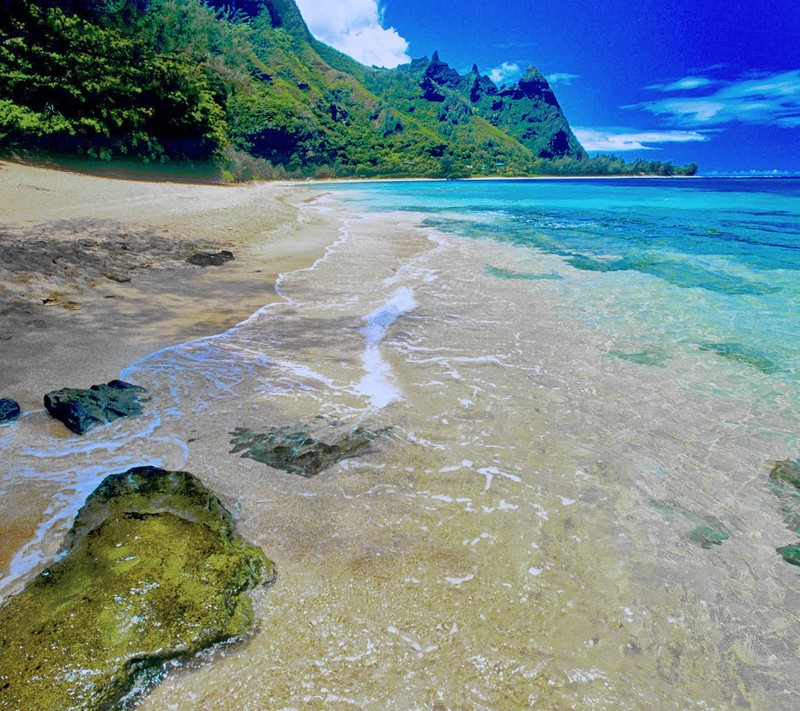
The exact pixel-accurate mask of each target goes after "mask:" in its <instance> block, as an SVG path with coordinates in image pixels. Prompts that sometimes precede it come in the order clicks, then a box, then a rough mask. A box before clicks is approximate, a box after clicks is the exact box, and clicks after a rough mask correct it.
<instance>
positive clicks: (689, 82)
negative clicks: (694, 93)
mask: <svg viewBox="0 0 800 711" xmlns="http://www.w3.org/2000/svg"><path fill="white" fill-rule="evenodd" d="M714 83H715V82H714V80H713V79H709V78H708V77H694V76H692V77H684V78H683V79H678V80H677V81H674V82H672V83H670V84H651V85H650V86H648V87H645V88H646V89H655V90H657V91H666V92H670V91H691V90H692V89H701V88H703V87H706V86H711V85H712V84H714Z"/></svg>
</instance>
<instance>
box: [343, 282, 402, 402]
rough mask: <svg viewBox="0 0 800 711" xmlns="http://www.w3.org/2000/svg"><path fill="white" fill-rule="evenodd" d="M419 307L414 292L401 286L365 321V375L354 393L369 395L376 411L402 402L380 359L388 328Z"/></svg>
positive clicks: (363, 359) (384, 364)
mask: <svg viewBox="0 0 800 711" xmlns="http://www.w3.org/2000/svg"><path fill="white" fill-rule="evenodd" d="M416 307H417V302H416V301H415V300H414V292H413V291H411V289H410V288H409V287H407V286H401V287H399V288H398V289H397V290H395V292H394V294H392V296H391V297H390V298H389V300H388V301H386V303H384V304H383V305H382V306H380V307H379V308H377V309H375V311H373V312H372V313H370V314H368V315H367V316H366V317H365V318H364V320H365V321H366V322H367V323H366V325H365V326H364V327H363V328H362V329H361V333H362V334H363V335H364V340H365V341H366V345H365V347H364V353H363V355H362V356H361V360H362V362H363V364H364V370H365V371H366V374H365V375H364V377H363V378H361V381H360V382H359V383H358V385H356V387H355V391H356V392H357V393H359V394H361V395H366V396H367V397H368V398H369V399H370V401H371V403H372V407H373V408H374V409H376V410H380V409H381V408H383V407H386V406H387V405H388V404H389V403H391V402H394V401H395V400H397V399H399V398H400V393H399V391H398V390H397V389H396V388H395V386H394V385H393V384H392V368H391V366H390V365H389V363H387V362H386V361H385V360H384V359H383V357H382V356H381V352H380V344H381V341H382V340H383V338H384V336H385V335H386V331H387V330H388V328H389V326H391V325H392V324H393V323H394V322H395V321H397V319H398V318H400V317H401V316H403V315H404V314H407V313H409V312H410V311H412V310H413V309H415V308H416Z"/></svg>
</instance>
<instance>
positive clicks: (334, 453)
mask: <svg viewBox="0 0 800 711" xmlns="http://www.w3.org/2000/svg"><path fill="white" fill-rule="evenodd" d="M320 419H321V418H320ZM322 422H323V423H324V424H322V423H313V424H310V425H307V426H293V427H282V428H279V429H275V430H269V431H267V432H264V433H262V434H259V433H256V432H253V431H252V430H250V429H248V428H246V427H237V428H236V430H234V431H233V432H231V435H232V439H231V444H232V445H234V446H233V449H231V452H230V453H231V454H236V453H238V452H242V457H247V458H249V459H255V460H256V461H257V462H261V463H262V464H266V465H268V466H270V467H274V468H275V469H283V470H284V471H287V472H290V473H292V474H299V475H300V476H305V477H311V476H314V475H315V474H319V472H321V471H322V470H323V469H327V468H328V467H330V466H331V465H333V464H336V462H340V461H341V460H343V459H347V458H348V457H352V456H355V455H356V454H363V453H365V452H366V451H368V450H369V449H370V445H371V443H372V442H373V440H374V439H375V438H376V437H378V436H379V435H383V434H384V433H385V432H386V430H378V431H374V430H368V429H365V428H363V427H353V426H348V425H343V424H341V423H337V422H330V421H327V420H323V421H322Z"/></svg>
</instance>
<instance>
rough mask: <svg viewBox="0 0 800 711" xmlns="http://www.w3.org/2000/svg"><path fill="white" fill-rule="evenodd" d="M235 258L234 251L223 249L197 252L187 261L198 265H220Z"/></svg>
mask: <svg viewBox="0 0 800 711" xmlns="http://www.w3.org/2000/svg"><path fill="white" fill-rule="evenodd" d="M233 258H234V257H233V253H232V252H229V251H228V250H227V249H222V250H220V251H219V252H196V253H195V254H193V255H192V256H191V257H187V258H186V261H187V262H189V264H194V265H195V266H197V267H219V266H222V265H223V264H225V262H230V261H231V260H232V259H233Z"/></svg>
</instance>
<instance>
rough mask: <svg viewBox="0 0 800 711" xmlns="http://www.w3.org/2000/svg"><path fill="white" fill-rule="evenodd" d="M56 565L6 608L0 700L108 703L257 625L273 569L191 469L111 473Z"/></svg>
mask: <svg viewBox="0 0 800 711" xmlns="http://www.w3.org/2000/svg"><path fill="white" fill-rule="evenodd" d="M62 555H63V557H60V558H59V560H58V562H56V563H54V564H53V565H52V566H51V567H50V568H48V569H47V570H45V571H43V572H42V573H40V574H39V576H38V577H37V578H36V579H34V580H33V582H31V583H30V584H29V585H28V586H27V587H26V588H25V589H24V590H23V591H22V592H21V593H19V594H18V595H16V596H14V597H12V598H10V599H9V600H8V601H7V602H6V603H5V605H4V606H3V607H2V608H0V707H2V708H15V709H37V711H48V710H50V709H52V710H53V711H55V710H56V709H59V710H60V709H67V708H70V709H107V708H111V707H112V706H114V705H115V704H116V703H117V702H118V701H119V700H120V698H121V697H122V696H123V695H125V694H128V693H129V692H130V690H131V689H134V688H135V689H138V690H139V691H141V690H143V689H144V688H145V687H146V685H147V684H148V683H152V682H153V681H156V680H158V679H159V678H160V677H161V676H162V675H163V670H164V664H165V662H167V661H169V660H175V659H186V658H188V657H190V656H192V655H193V654H196V653H197V652H198V651H200V650H202V649H205V648H207V647H209V646H211V645H213V644H215V643H217V642H221V641H223V640H228V639H231V638H235V637H239V636H241V635H243V634H244V633H246V632H247V631H248V630H249V629H250V628H251V627H252V625H253V609H252V601H251V600H250V598H249V597H248V596H246V595H245V594H244V593H245V592H246V591H247V590H249V589H251V588H253V587H255V586H256V585H258V584H260V583H268V582H271V581H272V580H273V579H274V568H273V564H272V563H271V562H270V561H269V560H267V558H266V557H265V556H264V554H263V552H262V551H261V549H260V548H258V547H256V546H253V545H249V544H247V543H246V542H245V541H244V540H243V539H242V538H241V536H240V535H239V534H238V533H237V532H236V529H235V526H234V523H233V519H232V517H231V514H230V513H229V512H228V511H227V509H225V507H224V506H223V505H222V503H221V502H220V500H219V499H218V498H217V497H216V496H215V495H214V494H213V493H212V492H210V491H209V490H208V489H206V488H205V487H204V486H203V485H202V483H201V482H200V481H199V480H198V479H197V478H196V477H194V476H192V475H191V474H189V473H187V472H173V471H165V470H163V469H158V468H155V467H136V468H134V469H130V470H129V471H127V472H125V473H123V474H114V475H111V476H109V477H107V478H106V479H105V480H104V481H103V482H102V483H101V484H100V486H99V487H98V488H97V489H96V490H95V491H94V493H92V494H91V495H90V496H89V498H88V499H87V500H86V503H85V504H84V506H83V508H82V509H81V510H80V512H79V513H78V516H77V517H76V519H75V523H74V524H73V527H72V529H71V530H70V532H69V534H68V536H67V540H66V543H65V551H64V552H63V553H62Z"/></svg>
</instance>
